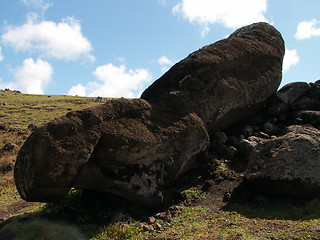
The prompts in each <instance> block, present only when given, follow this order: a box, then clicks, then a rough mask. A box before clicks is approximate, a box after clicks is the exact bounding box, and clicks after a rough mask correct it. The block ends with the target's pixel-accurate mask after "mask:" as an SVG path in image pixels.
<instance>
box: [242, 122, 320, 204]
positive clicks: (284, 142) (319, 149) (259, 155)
mask: <svg viewBox="0 0 320 240" xmlns="http://www.w3.org/2000/svg"><path fill="white" fill-rule="evenodd" d="M319 172H320V131H319V130H318V129H316V128H314V127H312V126H299V125H292V126H289V127H288V132H287V133H286V134H285V135H283V136H280V137H277V138H273V139H263V140H262V141H260V142H259V143H258V144H257V145H256V146H255V148H254V149H253V151H252V153H251V155H250V158H249V164H248V168H247V170H246V174H245V177H246V184H247V186H248V187H249V188H251V189H253V190H256V191H259V192H261V193H263V194H269V195H274V196H288V197H298V198H311V197H316V196H318V194H319V192H320V174H319Z"/></svg>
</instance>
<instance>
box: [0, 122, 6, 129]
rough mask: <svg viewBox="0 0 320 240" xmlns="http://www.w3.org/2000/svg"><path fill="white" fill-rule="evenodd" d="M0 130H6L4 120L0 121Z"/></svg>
mask: <svg viewBox="0 0 320 240" xmlns="http://www.w3.org/2000/svg"><path fill="white" fill-rule="evenodd" d="M0 130H7V127H6V125H5V124H4V122H0Z"/></svg>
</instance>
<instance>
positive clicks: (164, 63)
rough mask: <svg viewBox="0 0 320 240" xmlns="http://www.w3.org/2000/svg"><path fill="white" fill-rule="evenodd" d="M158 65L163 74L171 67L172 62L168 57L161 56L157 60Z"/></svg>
mask: <svg viewBox="0 0 320 240" xmlns="http://www.w3.org/2000/svg"><path fill="white" fill-rule="evenodd" d="M158 63H159V64H160V66H161V72H162V73H165V72H166V71H168V70H169V68H170V67H171V66H172V65H173V61H171V60H170V59H169V58H168V57H166V56H162V57H160V58H159V59H158Z"/></svg>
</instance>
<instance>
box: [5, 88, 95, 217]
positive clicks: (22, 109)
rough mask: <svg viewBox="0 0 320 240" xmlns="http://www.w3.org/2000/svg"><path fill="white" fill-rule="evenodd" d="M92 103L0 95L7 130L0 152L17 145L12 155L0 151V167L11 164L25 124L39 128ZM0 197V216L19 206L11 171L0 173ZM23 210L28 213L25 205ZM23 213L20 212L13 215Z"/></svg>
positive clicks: (80, 99)
mask: <svg viewBox="0 0 320 240" xmlns="http://www.w3.org/2000/svg"><path fill="white" fill-rule="evenodd" d="M94 100H95V99H94V98H83V97H71V96H54V95H53V96H48V95H28V94H22V93H17V92H12V91H0V121H1V122H3V123H4V124H5V126H6V128H7V129H6V130H0V148H2V147H3V146H4V145H5V144H6V143H14V144H16V145H17V147H15V148H14V149H13V150H12V151H0V166H3V165H5V164H10V163H11V164H14V161H15V158H16V156H17V153H18V151H19V148H20V146H21V145H22V144H23V142H24V140H25V139H26V138H27V137H28V136H29V135H30V133H31V131H30V130H28V126H29V124H34V125H36V126H40V125H43V124H44V123H46V122H48V121H50V120H52V119H54V118H56V117H59V116H62V115H64V114H66V113H67V112H69V111H71V110H79V109H83V108H88V107H91V106H94V105H97V103H95V102H94ZM0 194H1V195H0V213H1V212H2V213H3V212H5V211H6V210H9V212H10V211H11V210H10V209H8V208H10V207H12V208H17V207H16V206H15V205H17V204H18V205H21V199H20V197H19V194H18V193H17V191H16V189H15V186H14V181H13V171H12V170H11V171H9V172H6V173H0ZM36 205H38V204H36ZM8 206H9V207H8ZM25 207H26V208H27V209H28V210H29V209H30V206H29V205H25ZM23 210H24V208H23V209H20V210H19V211H17V213H19V212H20V211H23ZM8 214H9V215H11V214H10V213H8Z"/></svg>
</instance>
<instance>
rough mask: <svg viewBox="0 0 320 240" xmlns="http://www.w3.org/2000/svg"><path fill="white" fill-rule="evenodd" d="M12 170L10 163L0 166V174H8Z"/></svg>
mask: <svg viewBox="0 0 320 240" xmlns="http://www.w3.org/2000/svg"><path fill="white" fill-rule="evenodd" d="M12 169H13V165H12V163H7V164H4V165H1V166H0V172H2V173H5V172H10V171H11V170H12Z"/></svg>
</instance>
